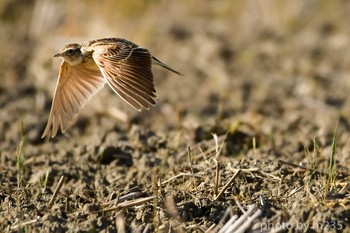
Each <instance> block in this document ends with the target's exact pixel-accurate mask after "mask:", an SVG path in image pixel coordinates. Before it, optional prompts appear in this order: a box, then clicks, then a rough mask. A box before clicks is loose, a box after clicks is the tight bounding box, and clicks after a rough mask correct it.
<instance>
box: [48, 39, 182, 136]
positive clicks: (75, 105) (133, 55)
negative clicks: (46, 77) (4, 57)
mask: <svg viewBox="0 0 350 233" xmlns="http://www.w3.org/2000/svg"><path fill="white" fill-rule="evenodd" d="M54 57H59V58H61V59H62V60H63V62H62V64H61V67H60V71H59V75H58V81H57V86H56V90H55V93H54V97H53V101H52V105H51V111H50V115H49V119H48V122H47V125H46V128H45V130H44V132H43V134H42V138H44V137H46V136H50V137H52V138H53V137H55V136H56V135H57V132H58V130H59V127H60V128H61V131H62V133H64V132H66V131H67V129H68V128H69V127H70V126H72V125H73V124H74V123H75V121H76V118H77V116H78V114H79V113H80V110H81V109H82V108H83V107H84V106H85V104H86V103H87V102H88V101H89V99H91V97H92V96H94V95H95V94H96V93H97V92H99V91H100V90H101V89H102V88H103V86H104V84H105V83H107V84H108V85H109V87H110V88H112V90H113V91H114V92H115V93H116V94H117V95H118V96H119V97H120V98H122V99H123V100H124V101H125V102H127V103H128V104H129V105H130V106H131V107H133V108H134V109H136V110H138V111H141V110H142V109H149V108H150V107H151V106H154V105H155V103H156V102H155V98H156V90H155V88H154V79H153V73H152V69H151V68H152V64H157V65H160V66H161V67H163V68H165V69H168V70H170V71H172V72H174V73H176V74H177V75H180V76H183V74H182V73H180V72H178V71H176V70H174V69H173V68H171V67H169V66H168V65H166V64H164V63H163V62H161V61H160V60H158V59H157V58H155V57H154V56H152V54H151V53H150V52H149V51H148V50H147V49H146V48H143V47H141V46H139V45H137V44H135V43H133V42H131V41H128V40H125V39H120V38H104V39H98V40H92V41H88V42H86V43H83V44H68V45H66V46H64V48H62V49H61V50H60V51H59V52H58V53H57V54H55V55H54Z"/></svg>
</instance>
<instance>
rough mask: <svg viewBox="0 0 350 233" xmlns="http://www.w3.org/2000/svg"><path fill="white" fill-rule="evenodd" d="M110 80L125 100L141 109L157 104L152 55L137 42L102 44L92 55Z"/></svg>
mask: <svg viewBox="0 0 350 233" xmlns="http://www.w3.org/2000/svg"><path fill="white" fill-rule="evenodd" d="M92 56H93V58H94V60H95V63H96V64H97V65H98V66H99V68H100V70H101V73H102V74H103V76H104V77H105V78H106V80H107V83H108V84H109V86H110V87H111V88H112V89H113V91H114V92H115V93H116V94H118V95H119V96H120V97H121V98H122V99H123V100H125V101H126V102H127V103H128V104H130V105H131V106H132V107H133V108H135V109H136V110H138V111H140V110H141V109H142V108H145V109H149V108H150V107H151V106H153V105H155V98H156V94H155V93H156V90H155V88H154V80H153V74H152V70H151V66H152V55H151V54H150V52H149V51H148V50H147V49H145V48H142V47H138V46H135V45H132V44H130V45H125V44H123V45H121V44H115V45H111V44H109V45H99V46H96V48H94V52H93V54H92Z"/></svg>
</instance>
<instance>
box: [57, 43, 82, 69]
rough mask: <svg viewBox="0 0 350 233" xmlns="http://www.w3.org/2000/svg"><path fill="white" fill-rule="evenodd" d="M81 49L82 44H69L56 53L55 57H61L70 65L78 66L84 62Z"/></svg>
mask: <svg viewBox="0 0 350 233" xmlns="http://www.w3.org/2000/svg"><path fill="white" fill-rule="evenodd" d="M80 48H81V45H80V44H69V45H66V46H65V47H64V48H63V49H61V50H60V51H59V52H58V53H56V54H55V55H54V56H53V57H60V58H62V59H63V60H64V61H66V62H68V63H69V64H70V65H76V64H79V63H81V62H82V60H83V55H82V53H81V50H80Z"/></svg>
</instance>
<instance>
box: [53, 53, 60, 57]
mask: <svg viewBox="0 0 350 233" xmlns="http://www.w3.org/2000/svg"><path fill="white" fill-rule="evenodd" d="M61 56H62V55H61V54H60V53H56V54H55V55H53V57H61Z"/></svg>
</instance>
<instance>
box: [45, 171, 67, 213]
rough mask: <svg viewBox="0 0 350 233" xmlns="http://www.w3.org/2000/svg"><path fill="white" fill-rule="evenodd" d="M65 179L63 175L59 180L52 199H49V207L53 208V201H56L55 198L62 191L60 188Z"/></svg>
mask: <svg viewBox="0 0 350 233" xmlns="http://www.w3.org/2000/svg"><path fill="white" fill-rule="evenodd" d="M63 181H64V176H63V175H62V176H61V178H60V180H59V181H58V184H57V187H56V189H55V191H54V193H53V195H52V197H51V200H50V201H49V204H48V205H47V208H51V207H52V205H53V203H54V202H55V199H56V197H57V194H58V192H59V191H60V189H61V188H62V185H63Z"/></svg>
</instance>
